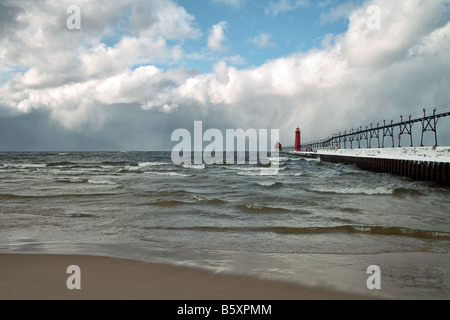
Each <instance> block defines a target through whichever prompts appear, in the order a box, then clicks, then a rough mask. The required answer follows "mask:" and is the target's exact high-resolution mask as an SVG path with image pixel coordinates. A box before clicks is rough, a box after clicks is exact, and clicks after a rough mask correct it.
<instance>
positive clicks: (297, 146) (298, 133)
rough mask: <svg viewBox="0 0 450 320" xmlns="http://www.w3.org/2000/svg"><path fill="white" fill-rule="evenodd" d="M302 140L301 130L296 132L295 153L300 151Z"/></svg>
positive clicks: (298, 129)
mask: <svg viewBox="0 0 450 320" xmlns="http://www.w3.org/2000/svg"><path fill="white" fill-rule="evenodd" d="M300 146H301V138H300V128H297V130H295V151H300Z"/></svg>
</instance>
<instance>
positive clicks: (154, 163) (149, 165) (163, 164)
mask: <svg viewBox="0 0 450 320" xmlns="http://www.w3.org/2000/svg"><path fill="white" fill-rule="evenodd" d="M166 165H170V163H167V162H141V163H139V164H138V166H139V167H140V168H146V167H155V166H166Z"/></svg>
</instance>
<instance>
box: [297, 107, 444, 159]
mask: <svg viewBox="0 0 450 320" xmlns="http://www.w3.org/2000/svg"><path fill="white" fill-rule="evenodd" d="M436 111H437V109H434V110H433V114H432V115H427V111H426V110H425V109H423V116H422V117H418V118H412V116H411V115H410V116H409V117H408V119H406V120H405V119H404V117H403V116H400V122H396V123H394V120H391V123H390V124H386V121H383V122H384V123H383V125H382V126H380V124H379V123H377V126H376V127H375V128H374V127H373V124H370V127H369V126H366V128H365V129H364V128H363V127H360V128H359V129H358V130H354V129H352V130H350V132H347V131H344V133H342V132H339V133H337V134H333V135H332V136H331V138H327V139H323V140H318V141H313V142H309V143H307V144H302V145H301V151H317V150H318V149H329V148H332V149H347V145H349V148H350V149H353V145H354V144H356V143H357V147H358V148H361V145H362V142H363V141H364V140H365V141H366V148H372V141H373V140H374V139H376V140H377V141H378V145H377V146H378V148H384V147H385V140H386V138H388V139H390V140H392V147H393V148H394V147H395V137H394V131H397V130H395V129H396V128H398V136H397V138H398V146H399V147H400V146H401V140H402V136H404V135H409V138H410V141H411V147H413V131H412V128H413V125H414V124H415V123H417V122H420V123H421V124H422V135H421V140H420V145H421V146H423V142H424V134H425V132H433V133H434V140H435V146H437V145H438V136H437V124H438V121H439V119H440V118H444V117H448V116H450V111H446V112H441V113H436ZM355 147H356V146H355Z"/></svg>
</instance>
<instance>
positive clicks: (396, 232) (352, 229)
mask: <svg viewBox="0 0 450 320" xmlns="http://www.w3.org/2000/svg"><path fill="white" fill-rule="evenodd" d="M150 229H164V230H187V231H209V232H272V233H277V234H284V235H314V234H338V233H342V234H366V235H376V236H398V237H409V238H417V239H427V240H442V241H450V233H449V232H443V231H428V230H415V229H407V228H400V227H384V226H349V225H345V226H335V227H309V228H307V227H304V228H301V227H299V228H296V227H216V226H195V227H181V228H179V227H150Z"/></svg>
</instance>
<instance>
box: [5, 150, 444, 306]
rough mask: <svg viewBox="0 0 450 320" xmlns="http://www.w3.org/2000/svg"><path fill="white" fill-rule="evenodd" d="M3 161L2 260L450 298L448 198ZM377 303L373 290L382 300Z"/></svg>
mask: <svg viewBox="0 0 450 320" xmlns="http://www.w3.org/2000/svg"><path fill="white" fill-rule="evenodd" d="M260 169H261V167H259V166H257V165H184V166H177V165H174V164H173V163H172V161H171V158H170V153H168V152H136V153H133V152H129V153H121V152H117V153H0V251H1V252H36V253H37V252H43V253H77V254H78V253H82V254H102V255H110V256H118V257H128V258H135V259H140V260H145V261H152V262H164V263H172V264H179V265H188V266H194V267H200V268H206V269H209V270H213V271H217V272H219V271H220V272H230V273H239V274H250V275H257V276H260V277H264V278H271V279H281V280H286V281H292V282H298V283H302V284H306V285H321V286H326V287H332V288H335V289H339V290H350V291H354V292H359V293H369V291H368V290H367V288H366V280H367V277H368V276H369V275H367V274H366V270H367V267H368V266H370V265H379V266H380V268H381V270H382V290H381V291H378V292H377V293H376V294H378V295H381V296H385V297H401V298H450V254H449V250H450V226H449V221H450V219H449V212H450V210H449V208H450V190H449V189H448V188H440V187H437V186H432V185H428V184H426V183H421V182H411V181H408V180H407V179H405V178H401V177H395V176H391V175H386V174H377V173H371V172H366V171H361V170H359V169H358V168H356V167H353V166H344V165H336V164H329V163H323V162H320V161H318V160H306V159H302V158H298V157H296V156H294V155H292V156H290V155H283V156H282V157H281V158H280V171H279V174H277V175H274V176H262V175H260ZM370 294H373V292H370Z"/></svg>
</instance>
